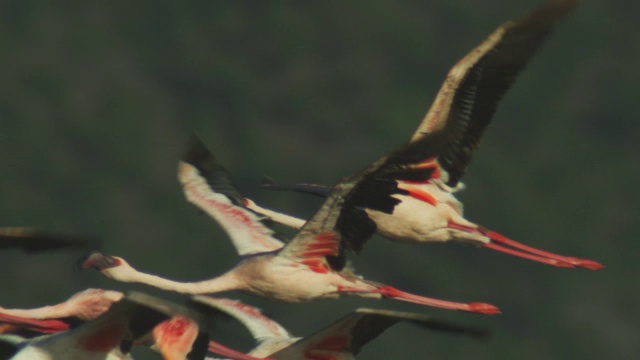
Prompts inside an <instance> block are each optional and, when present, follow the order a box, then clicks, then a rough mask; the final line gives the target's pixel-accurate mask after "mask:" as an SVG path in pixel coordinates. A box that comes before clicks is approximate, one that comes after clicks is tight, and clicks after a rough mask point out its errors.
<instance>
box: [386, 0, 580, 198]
mask: <svg viewBox="0 0 640 360" xmlns="http://www.w3.org/2000/svg"><path fill="white" fill-rule="evenodd" d="M577 3H578V1H577V0H556V1H549V2H547V3H546V4H544V5H543V6H541V7H540V8H539V9H537V10H536V11H534V12H532V13H531V14H529V15H528V16H527V17H525V18H523V19H521V20H519V21H513V22H511V21H510V22H507V23H505V24H503V25H502V26H500V27H499V28H498V29H497V30H496V31H494V32H493V33H492V34H491V35H490V36H489V37H488V38H487V39H486V40H485V41H484V42H483V43H482V44H480V45H479V46H478V47H477V48H476V49H474V50H473V51H472V52H471V53H469V54H468V55H467V56H465V57H464V58H463V59H462V60H461V61H460V62H459V63H458V64H456V65H455V66H454V67H453V68H452V69H451V71H450V72H449V74H448V76H447V78H446V80H445V82H444V84H443V86H442V88H441V90H440V92H439V94H438V96H437V97H436V99H435V101H434V103H433V105H432V106H431V108H430V109H429V112H428V113H427V115H426V116H425V119H424V120H423V122H422V123H421V124H420V126H419V127H418V129H417V130H416V133H415V134H414V136H413V138H412V140H411V141H412V142H413V143H418V144H412V145H417V146H412V145H409V146H407V147H405V148H404V149H401V150H400V151H398V152H396V153H395V154H394V155H393V156H392V157H390V158H389V160H388V161H387V163H386V164H388V165H394V166H398V165H403V164H409V163H413V162H415V161H420V160H423V159H425V158H429V157H433V156H436V157H437V158H438V162H439V163H440V165H441V166H442V167H443V168H444V169H445V170H446V171H447V172H448V175H449V177H448V181H447V185H449V186H455V185H456V184H457V183H458V182H459V181H460V179H461V178H462V176H463V175H464V172H465V169H466V167H467V165H468V164H469V162H470V161H471V155H472V153H473V151H474V150H475V149H476V147H477V146H478V142H479V141H480V137H481V136H482V133H483V132H484V130H485V129H486V127H487V125H488V124H489V122H490V121H491V118H492V117H493V115H494V113H495V112H496V109H497V106H498V102H499V101H500V100H501V99H502V97H503V96H504V94H505V93H506V92H507V91H508V90H509V88H510V87H511V85H512V84H513V82H514V81H515V79H516V77H517V75H518V74H519V73H520V72H521V71H522V69H524V67H525V66H526V65H527V63H528V62H529V60H530V59H531V58H532V57H533V54H534V53H535V52H536V50H538V48H539V47H540V45H541V44H542V43H543V41H544V40H545V38H546V36H547V35H548V34H549V33H550V32H551V30H552V28H553V26H554V24H555V23H556V22H557V21H558V20H560V19H561V18H562V17H564V16H565V15H566V14H567V13H568V12H570V11H571V10H572V9H573V8H574V7H575V6H576V5H577ZM437 132H441V133H442V134H440V135H438V136H437V138H434V136H435V133H437Z"/></svg>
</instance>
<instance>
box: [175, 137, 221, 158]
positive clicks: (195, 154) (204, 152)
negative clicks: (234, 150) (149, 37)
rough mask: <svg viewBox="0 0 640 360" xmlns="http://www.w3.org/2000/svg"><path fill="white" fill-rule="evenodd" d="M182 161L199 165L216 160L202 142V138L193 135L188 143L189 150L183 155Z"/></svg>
mask: <svg viewBox="0 0 640 360" xmlns="http://www.w3.org/2000/svg"><path fill="white" fill-rule="evenodd" d="M182 161H183V162H186V163H188V164H192V165H199V164H202V163H206V162H210V161H215V158H214V156H213V155H212V154H211V152H210V151H209V149H207V147H206V146H205V144H204V143H203V142H202V140H200V137H198V135H196V134H191V136H190V138H189V141H188V142H187V149H186V151H185V152H184V154H183V155H182Z"/></svg>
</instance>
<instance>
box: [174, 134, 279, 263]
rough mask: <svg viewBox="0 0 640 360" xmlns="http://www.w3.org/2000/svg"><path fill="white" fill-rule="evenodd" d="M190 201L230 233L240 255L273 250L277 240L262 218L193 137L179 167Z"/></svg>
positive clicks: (276, 248)
mask: <svg viewBox="0 0 640 360" xmlns="http://www.w3.org/2000/svg"><path fill="white" fill-rule="evenodd" d="M178 179H179V180H180V183H181V184H182V188H183V191H184V194H185V196H186V198H187V200H188V201H189V202H191V203H192V204H194V205H195V206H197V207H198V208H200V209H201V210H202V211H204V212H205V213H207V214H208V215H210V216H211V217H212V218H214V219H215V220H216V221H217V222H218V223H219V224H220V226H222V228H223V229H224V230H225V231H226V232H227V234H229V236H230V237H231V241H232V242H233V245H234V246H235V247H236V250H237V252H238V254H239V255H241V256H242V255H250V254H256V253H263V252H271V251H276V250H278V249H280V248H282V246H283V243H282V242H281V241H280V240H278V239H277V238H276V237H275V235H274V232H273V230H272V229H271V228H269V227H268V226H267V225H266V223H265V220H266V219H265V218H264V217H261V216H260V215H258V214H256V213H255V212H253V211H251V210H249V209H247V208H246V207H245V206H244V205H243V204H244V201H245V199H244V197H243V196H242V195H241V194H240V193H239V192H238V191H237V190H236V188H235V186H234V185H233V181H232V180H231V177H230V175H229V173H228V172H227V171H226V170H225V168H224V167H223V166H222V165H220V164H219V163H218V162H217V160H216V159H215V157H214V156H213V154H211V152H210V151H209V150H208V149H207V148H206V147H205V146H204V144H203V143H202V142H201V141H200V140H199V139H198V138H196V137H194V139H193V140H192V142H191V145H190V146H189V149H188V151H187V153H186V155H185V156H184V157H183V159H182V161H180V164H179V166H178Z"/></svg>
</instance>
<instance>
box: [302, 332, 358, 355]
mask: <svg viewBox="0 0 640 360" xmlns="http://www.w3.org/2000/svg"><path fill="white" fill-rule="evenodd" d="M350 342H351V336H349V335H347V334H339V335H331V336H329V337H326V338H324V339H322V340H321V341H320V342H319V343H317V344H314V345H312V346H310V347H309V348H307V349H306V350H305V351H304V358H305V359H309V360H335V359H338V357H337V355H338V354H340V353H344V352H345V351H347V350H348V347H349V343H350ZM336 353H338V354H336Z"/></svg>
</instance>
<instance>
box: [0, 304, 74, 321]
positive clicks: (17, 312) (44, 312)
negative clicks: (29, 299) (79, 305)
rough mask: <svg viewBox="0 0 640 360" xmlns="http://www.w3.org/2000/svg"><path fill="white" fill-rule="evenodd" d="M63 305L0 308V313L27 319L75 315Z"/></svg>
mask: <svg viewBox="0 0 640 360" xmlns="http://www.w3.org/2000/svg"><path fill="white" fill-rule="evenodd" d="M64 305H65V304H64V303H62V304H58V305H49V306H43V307H39V308H35V309H5V308H3V307H0V312H2V313H4V314H8V315H13V316H19V317H23V318H28V319H38V320H42V319H59V318H65V317H71V316H74V315H75V314H74V313H73V309H69V307H68V306H64Z"/></svg>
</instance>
